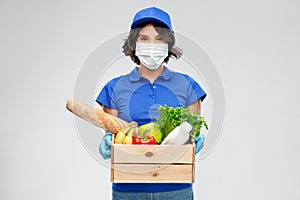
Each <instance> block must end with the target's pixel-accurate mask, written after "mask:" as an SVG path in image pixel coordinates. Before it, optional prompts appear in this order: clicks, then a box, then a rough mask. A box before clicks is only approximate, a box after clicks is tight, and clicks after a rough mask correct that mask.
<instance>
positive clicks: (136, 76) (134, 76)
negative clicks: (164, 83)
mask: <svg viewBox="0 0 300 200" xmlns="http://www.w3.org/2000/svg"><path fill="white" fill-rule="evenodd" d="M172 76H173V72H172V71H170V70H169V69H168V68H167V67H165V66H164V71H163V73H162V74H161V75H160V76H158V77H162V78H163V79H164V80H169V79H171V78H172ZM129 78H130V81H139V80H140V79H141V78H143V77H142V76H141V75H140V73H139V67H135V68H134V69H133V70H132V71H131V72H130V74H129Z"/></svg>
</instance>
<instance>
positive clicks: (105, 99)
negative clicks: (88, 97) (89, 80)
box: [96, 78, 118, 109]
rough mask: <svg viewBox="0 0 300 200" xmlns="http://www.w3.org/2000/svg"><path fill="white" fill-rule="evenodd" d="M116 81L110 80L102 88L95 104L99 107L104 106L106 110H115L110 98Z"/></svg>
mask: <svg viewBox="0 0 300 200" xmlns="http://www.w3.org/2000/svg"><path fill="white" fill-rule="evenodd" d="M117 81H118V78H115V79H112V80H111V81H109V82H108V83H107V84H106V85H105V86H104V87H103V88H102V90H101V91H100V93H99V95H98V97H97V98H96V102H97V103H99V104H100V105H101V106H103V105H104V106H106V107H108V108H112V109H115V106H114V103H113V99H112V96H113V91H114V87H115V85H116V83H117Z"/></svg>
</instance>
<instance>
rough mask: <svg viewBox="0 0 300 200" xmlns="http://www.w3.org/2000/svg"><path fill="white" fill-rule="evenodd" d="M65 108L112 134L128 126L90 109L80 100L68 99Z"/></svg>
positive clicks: (92, 108)
mask: <svg viewBox="0 0 300 200" xmlns="http://www.w3.org/2000/svg"><path fill="white" fill-rule="evenodd" d="M66 108H67V109H68V110H69V111H70V112H72V113H73V114H75V115H76V116H78V117H80V118H82V119H84V120H85V121H87V122H89V123H91V124H93V125H95V126H97V127H100V128H103V129H104V130H105V131H108V132H111V133H114V134H117V133H118V132H119V131H120V130H121V129H123V128H125V127H127V126H128V125H129V123H128V122H126V121H124V120H122V119H120V118H118V117H115V116H113V115H110V114H108V113H106V112H104V111H103V110H101V109H99V108H95V107H92V106H90V105H88V104H86V103H85V102H84V101H82V100H80V99H69V100H68V101H67V103H66Z"/></svg>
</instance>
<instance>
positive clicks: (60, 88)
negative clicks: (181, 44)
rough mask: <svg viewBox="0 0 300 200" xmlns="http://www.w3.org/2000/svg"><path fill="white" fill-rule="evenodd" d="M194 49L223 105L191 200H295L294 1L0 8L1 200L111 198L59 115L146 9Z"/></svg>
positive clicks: (298, 45) (102, 173)
mask: <svg viewBox="0 0 300 200" xmlns="http://www.w3.org/2000/svg"><path fill="white" fill-rule="evenodd" d="M152 5H154V6H159V7H161V8H163V9H165V10H167V11H168V12H169V13H170V15H171V17H172V20H173V27H174V29H175V31H178V32H180V33H182V34H184V35H186V36H187V37H189V38H191V39H192V40H193V41H195V42H197V43H198V44H200V45H201V46H202V47H204V48H205V49H206V51H207V53H208V54H209V55H210V57H211V58H212V59H213V60H214V63H215V64H216V67H217V69H218V72H219V73H220V76H221V78H222V81H223V85H224V89H225V95H226V120H225V124H224V128H223V132H222V136H221V138H220V140H219V141H218V143H217V145H216V146H215V148H214V150H213V151H212V152H211V153H210V155H209V156H208V157H206V158H205V159H203V160H201V161H200V162H198V163H197V169H196V182H195V184H194V191H195V198H196V199H203V200H215V199H231V200H238V199H243V200H252V199H261V200H265V199H272V200H282V199H289V200H299V199H300V190H299V188H300V172H299V169H300V156H299V155H300V154H299V152H300V145H299V144H298V143H299V142H300V135H299V130H298V129H299V128H298V124H299V121H300V112H299V101H300V95H299V85H300V81H299V72H300V70H299V67H300V66H299V65H300V61H299V52H300V37H299V35H300V26H299V24H300V20H299V19H300V14H299V6H300V3H299V1H295V0H285V1H283V0H275V1H274V0H273V1H271V0H253V1H238V0H229V1H205V0H201V1H183V0H174V1H156V0H151V1H150V0H149V1H148V0H143V1H139V0H132V1H122V0H111V1H96V0H87V1H79V0H75V1H74V0H73V1H70V0H65V1H63V0H61V1H59V0H52V1H50V0H40V1H38V0H27V1H21V0H9V1H8V0H1V1H0V55H1V59H0V75H1V78H0V88H1V90H0V91H1V104H0V105H1V107H0V110H1V114H0V115H1V126H0V159H1V163H0V177H1V178H0V199H3V200H19V199H22V200H39V199H43V200H62V199H72V200H81V199H90V200H92V199H94V200H96V199H98V200H99V199H110V197H111V184H110V180H109V170H108V168H107V167H105V166H103V165H101V164H100V163H99V162H97V161H96V160H95V159H94V158H93V157H92V156H91V155H90V154H89V153H88V152H87V151H86V149H85V148H84V147H83V145H82V143H81V142H80V139H79V137H78V134H77V133H76V128H75V126H74V117H73V115H71V114H70V113H69V112H68V111H66V109H65V102H66V100H67V99H69V98H70V97H72V95H73V90H74V85H75V82H76V78H77V75H78V73H79V71H80V69H81V66H82V64H83V63H84V61H85V60H86V59H87V57H88V56H89V55H90V53H91V52H92V51H93V50H94V49H95V48H96V47H98V46H99V45H101V43H103V42H104V41H106V40H108V39H109V38H111V37H113V36H114V35H117V34H119V33H123V32H125V31H128V30H129V26H130V21H131V19H132V16H133V14H134V13H135V12H136V11H137V10H140V9H141V8H144V7H146V6H152Z"/></svg>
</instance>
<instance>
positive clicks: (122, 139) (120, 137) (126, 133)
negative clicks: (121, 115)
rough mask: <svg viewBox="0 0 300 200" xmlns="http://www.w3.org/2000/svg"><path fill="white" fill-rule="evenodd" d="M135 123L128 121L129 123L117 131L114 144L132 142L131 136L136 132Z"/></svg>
mask: <svg viewBox="0 0 300 200" xmlns="http://www.w3.org/2000/svg"><path fill="white" fill-rule="evenodd" d="M137 130H138V127H137V123H136V122H130V123H129V125H128V126H127V127H125V128H123V129H122V130H120V131H119V132H118V133H117V136H116V138H115V144H132V137H133V136H134V135H136V134H137Z"/></svg>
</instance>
